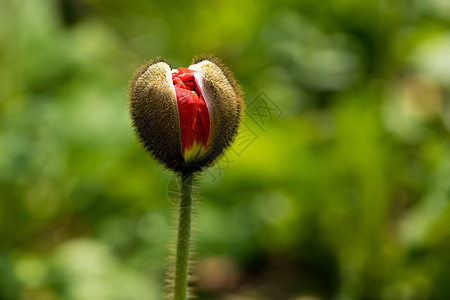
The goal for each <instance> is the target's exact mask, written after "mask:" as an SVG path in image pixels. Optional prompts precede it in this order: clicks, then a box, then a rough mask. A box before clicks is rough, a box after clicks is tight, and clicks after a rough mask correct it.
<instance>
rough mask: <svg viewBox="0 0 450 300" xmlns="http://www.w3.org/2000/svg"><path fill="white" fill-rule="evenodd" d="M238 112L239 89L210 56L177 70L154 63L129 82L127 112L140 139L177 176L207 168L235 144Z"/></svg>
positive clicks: (160, 61)
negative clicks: (128, 105)
mask: <svg viewBox="0 0 450 300" xmlns="http://www.w3.org/2000/svg"><path fill="white" fill-rule="evenodd" d="M243 109H244V105H243V101H242V97H241V91H240V88H239V86H238V85H237V84H236V81H235V80H234V78H233V76H232V74H231V73H230V72H229V71H228V69H227V68H226V67H225V66H224V65H223V64H221V63H220V62H219V60H218V59H216V58H213V57H200V58H198V59H194V61H193V63H192V64H191V65H190V66H189V67H188V68H178V69H177V70H171V68H170V66H169V64H168V63H167V62H165V61H164V60H163V59H156V60H153V61H151V62H149V63H147V64H145V65H144V66H143V67H142V68H141V69H140V70H139V71H138V72H137V74H136V75H135V77H134V79H133V81H132V83H131V91H130V112H131V118H132V121H133V126H134V128H135V131H136V134H137V136H138V138H139V140H140V141H141V142H142V144H143V146H144V148H145V149H146V150H148V151H149V152H150V153H151V154H152V155H153V156H154V157H155V158H156V159H157V160H158V161H159V162H161V163H162V164H164V165H165V166H166V167H167V168H169V169H172V170H174V171H176V172H185V171H189V172H195V171H200V170H202V169H203V168H204V167H207V166H210V165H211V164H212V163H213V162H214V161H215V160H216V159H217V158H218V157H219V156H220V155H221V154H222V153H223V151H224V150H225V149H226V148H227V147H229V146H230V144H231V142H232V141H233V140H234V138H235V136H236V134H237V131H238V127H239V123H240V119H241V114H242V111H243Z"/></svg>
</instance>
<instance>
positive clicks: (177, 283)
mask: <svg viewBox="0 0 450 300" xmlns="http://www.w3.org/2000/svg"><path fill="white" fill-rule="evenodd" d="M193 177H194V175H193V173H191V172H183V173H182V174H181V197H180V208H179V209H180V210H179V214H180V215H179V219H178V233H177V248H176V256H175V257H176V258H175V278H174V290H173V300H186V298H187V296H188V283H189V256H190V251H191V249H190V248H191V217H192V181H193Z"/></svg>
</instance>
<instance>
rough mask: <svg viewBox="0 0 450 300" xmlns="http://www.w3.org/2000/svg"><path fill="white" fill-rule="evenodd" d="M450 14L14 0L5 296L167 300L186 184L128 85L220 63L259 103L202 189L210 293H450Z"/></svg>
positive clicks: (5, 164)
mask: <svg viewBox="0 0 450 300" xmlns="http://www.w3.org/2000/svg"><path fill="white" fill-rule="evenodd" d="M449 12H450V9H449V6H448V4H447V2H446V1H438V0H430V1H419V0H415V1H400V0H398V1H372V2H370V1H362V0H332V1H326V3H325V2H324V3H322V2H320V1H313V0H305V1H288V0H284V1H271V0H270V1H269V0H267V1H254V0H251V1H238V0H228V1H224V0H217V1H197V2H178V1H177V2H172V1H165V2H164V1H160V2H157V1H141V0H128V1H119V0H112V1H111V0H110V1H106V0H85V1H81V0H60V1H56V0H33V1H8V0H7V1H2V2H0V20H1V21H0V22H1V25H2V26H0V42H1V45H2V47H0V66H1V67H0V82H1V88H0V240H1V242H0V298H1V299H7V300H9V299H38V300H42V299H45V300H47V299H51V300H54V299H74V300H84V299H99V300H102V299H152V300H153V299H160V298H161V297H162V294H163V293H162V291H163V287H164V284H163V280H164V277H165V275H164V272H165V267H166V262H165V257H166V256H167V255H168V252H169V247H168V243H169V241H170V240H171V239H170V236H171V235H172V233H171V225H170V222H171V219H172V208H173V206H174V204H173V203H172V202H171V199H173V198H174V197H173V196H172V195H171V194H172V191H173V189H172V185H173V181H174V179H173V178H172V174H169V173H168V172H166V171H164V170H163V169H162V168H161V167H160V166H157V165H156V164H155V163H154V162H153V161H152V160H151V159H150V158H149V157H148V156H147V155H146V154H145V153H144V151H143V150H142V149H141V148H140V145H139V144H138V142H137V140H136V138H135V137H134V136H133V130H132V129H131V127H130V121H129V117H128V108H127V93H128V81H129V79H130V78H131V76H132V74H133V72H134V71H135V70H136V69H137V68H138V67H139V66H140V65H142V63H143V62H144V61H145V60H148V59H151V58H153V57H156V56H163V57H164V58H166V59H167V60H168V61H169V62H171V63H172V67H178V66H186V65H188V64H189V63H190V58H191V57H192V56H194V55H196V54H200V53H214V54H216V55H217V56H218V57H221V58H222V59H223V61H224V62H225V63H226V64H227V65H228V66H229V67H230V69H231V70H232V71H233V72H234V73H235V75H236V78H237V79H238V80H239V81H240V83H241V84H242V86H243V90H244V93H245V100H246V104H247V106H248V109H247V116H246V118H245V126H243V130H242V133H241V135H240V136H239V138H238V140H237V142H236V143H235V146H234V149H233V150H231V151H229V152H228V155H227V156H226V157H225V158H224V159H222V160H221V161H220V162H219V164H217V165H216V166H215V167H213V168H211V169H210V171H209V172H208V173H206V174H205V176H204V178H203V179H201V183H200V184H201V186H202V187H203V190H202V191H201V192H200V193H199V194H200V199H201V203H200V204H199V207H198V216H197V218H198V221H197V223H198V224H197V228H198V233H197V234H196V252H197V260H198V267H199V268H198V276H200V279H199V281H198V283H197V291H198V292H197V294H198V295H199V298H200V299H227V300H230V299H231V300H232V299H234V300H238V299H256V300H266V299H268V300H273V299H280V300H284V299H291V300H295V299H306V298H305V297H310V298H311V299H340V300H341V299H342V300H344V299H387V300H390V299H449V298H450V285H449V284H448V278H450V268H449V267H448V266H449V265H450V206H449V200H450V180H449V179H450V135H449V132H450V102H449V101H450V100H449V96H448V95H449V93H450V56H449V55H448V53H450V26H449V24H450V13H449ZM261 92H263V94H260V93H261ZM258 96H260V97H258ZM262 104H266V105H268V106H267V107H265V108H264V106H262ZM267 108H270V109H271V110H270V109H269V110H267ZM310 298H308V299H310Z"/></svg>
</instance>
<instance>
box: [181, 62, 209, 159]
mask: <svg viewBox="0 0 450 300" xmlns="http://www.w3.org/2000/svg"><path fill="white" fill-rule="evenodd" d="M195 72H196V71H194V70H190V69H188V68H183V67H180V68H178V69H177V70H173V71H172V81H173V85H174V87H175V92H176V97H177V108H178V118H179V123H180V133H181V149H182V152H183V156H184V159H185V161H186V162H189V161H191V160H193V159H195V158H197V157H198V156H201V155H203V154H204V153H205V152H206V149H207V147H208V144H209V139H210V128H211V123H210V122H211V121H210V114H209V111H208V107H207V105H206V102H205V99H204V98H203V95H202V92H201V90H200V88H199V87H198V85H197V83H196V81H195V77H194V73H195Z"/></svg>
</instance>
